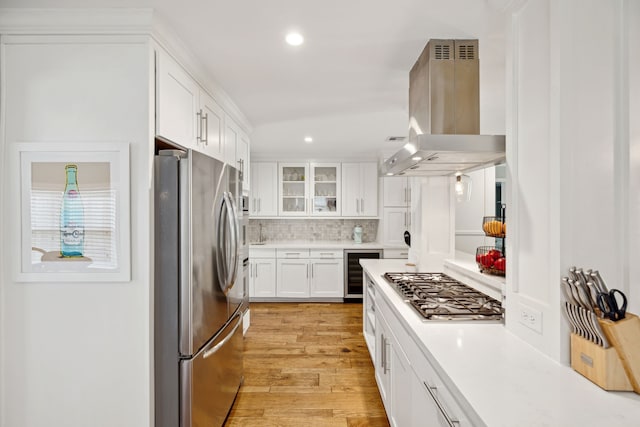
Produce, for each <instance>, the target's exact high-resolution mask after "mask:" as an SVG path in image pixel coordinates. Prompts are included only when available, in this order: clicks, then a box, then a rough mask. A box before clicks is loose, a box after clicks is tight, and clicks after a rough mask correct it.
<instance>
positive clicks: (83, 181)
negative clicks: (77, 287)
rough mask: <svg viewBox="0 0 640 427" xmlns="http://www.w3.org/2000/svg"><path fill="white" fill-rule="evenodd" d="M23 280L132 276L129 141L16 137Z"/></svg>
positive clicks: (87, 280)
mask: <svg viewBox="0 0 640 427" xmlns="http://www.w3.org/2000/svg"><path fill="white" fill-rule="evenodd" d="M18 152H19V157H20V202H21V203H20V210H21V221H22V224H21V250H20V257H21V262H20V269H19V272H18V275H17V276H18V280H21V281H26V282H29V281H39V282H44V281H46V282H56V281H67V282H69V281H73V282H81V281H86V282H92V281H129V280H130V278H131V266H130V246H131V244H130V204H129V203H130V202H129V144H127V143H20V144H18Z"/></svg>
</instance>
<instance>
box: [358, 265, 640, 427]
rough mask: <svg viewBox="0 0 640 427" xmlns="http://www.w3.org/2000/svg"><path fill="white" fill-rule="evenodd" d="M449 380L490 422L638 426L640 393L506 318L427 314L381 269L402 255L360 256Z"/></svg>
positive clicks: (493, 424)
mask: <svg viewBox="0 0 640 427" xmlns="http://www.w3.org/2000/svg"><path fill="white" fill-rule="evenodd" d="M360 263H361V265H362V266H363V268H364V270H365V271H366V272H367V273H368V274H369V275H370V276H371V278H372V279H374V280H375V281H376V284H377V286H378V288H379V289H380V291H381V292H379V293H376V296H377V295H382V296H383V297H384V298H385V299H386V300H387V301H388V302H389V303H390V304H391V306H392V307H394V308H395V309H396V310H397V312H398V313H399V314H400V317H402V318H403V319H404V320H405V322H406V323H405V325H404V326H406V329H407V331H408V332H409V333H410V334H411V335H412V337H413V338H414V340H416V342H417V343H418V345H419V346H420V347H421V350H422V351H423V353H424V354H425V356H426V357H427V358H428V359H429V360H431V361H432V362H433V363H435V364H437V365H438V366H435V368H436V369H437V370H438V371H439V373H440V374H441V375H443V376H444V377H446V378H443V380H445V379H448V381H446V383H447V385H448V386H451V387H453V388H454V389H457V391H458V392H459V393H461V394H462V395H463V396H464V398H465V399H466V401H467V403H468V404H469V405H470V406H471V407H472V408H473V410H474V411H475V412H476V414H477V415H478V416H479V417H480V418H481V419H482V420H483V421H484V423H485V424H486V425H487V426H490V427H498V426H505V427H507V426H508V427H513V426H554V427H555V426H563V427H565V426H582V427H584V426H637V425H640V395H638V394H635V393H632V392H607V391H604V390H603V389H601V388H600V387H598V386H597V385H595V384H593V383H592V382H590V381H589V380H587V379H586V378H584V377H583V376H581V375H580V374H579V373H577V372H575V371H574V370H573V369H571V367H569V366H564V365H562V364H560V363H557V362H555V361H554V360H552V359H550V358H549V357H547V356H546V355H544V354H543V353H541V352H539V351H538V350H536V349H535V348H533V347H532V346H530V345H529V344H527V343H526V342H524V341H523V340H521V339H520V338H518V337H517V336H515V335H514V334H512V333H511V332H509V331H508V330H507V329H506V328H505V327H504V325H502V324H487V323H456V322H432V323H431V322H424V321H423V320H422V319H421V318H420V316H419V315H418V313H417V312H416V311H415V310H414V309H413V308H412V307H411V306H410V305H409V304H407V303H405V302H404V301H403V300H402V298H401V297H400V296H399V294H398V293H397V292H396V291H395V290H394V289H392V288H391V286H390V285H389V284H388V283H387V281H386V280H385V279H383V278H382V277H381V276H382V275H383V274H384V273H385V272H387V271H404V270H403V267H404V262H403V261H402V260H390V259H389V260H361V261H360Z"/></svg>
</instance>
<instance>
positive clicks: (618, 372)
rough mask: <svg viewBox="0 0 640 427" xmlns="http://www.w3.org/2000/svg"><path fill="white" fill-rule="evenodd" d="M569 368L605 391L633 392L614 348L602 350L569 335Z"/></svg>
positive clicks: (578, 337)
mask: <svg viewBox="0 0 640 427" xmlns="http://www.w3.org/2000/svg"><path fill="white" fill-rule="evenodd" d="M612 323H613V322H612ZM605 334H606V332H605ZM608 338H609V336H608V335H607V339H608ZM571 367H572V368H573V369H574V370H575V371H577V372H578V373H580V374H582V376H584V377H586V378H587V379H589V380H590V381H591V382H593V383H595V384H597V385H599V386H600V387H602V388H603V389H605V390H609V391H633V387H632V385H631V383H630V381H629V378H628V377H627V373H626V372H625V368H624V366H623V364H622V361H621V360H620V357H619V356H618V352H617V351H616V349H615V348H614V347H609V348H604V347H601V346H599V345H598V344H596V343H593V342H591V341H589V340H587V339H585V338H582V337H581V336H580V335H577V334H571Z"/></svg>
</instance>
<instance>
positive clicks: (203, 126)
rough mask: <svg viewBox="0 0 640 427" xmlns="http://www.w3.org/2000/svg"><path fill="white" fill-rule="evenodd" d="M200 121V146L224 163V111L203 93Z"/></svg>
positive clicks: (201, 96) (198, 137)
mask: <svg viewBox="0 0 640 427" xmlns="http://www.w3.org/2000/svg"><path fill="white" fill-rule="evenodd" d="M198 119H199V129H198V135H197V138H196V140H197V141H198V146H199V147H200V149H201V150H202V151H204V152H205V153H206V154H208V155H210V156H211V157H214V158H216V159H218V160H221V161H224V139H223V137H224V133H223V131H224V110H223V109H222V107H221V106H220V105H218V103H217V102H216V101H215V100H214V99H213V98H212V97H211V96H209V95H208V94H207V93H205V92H202V91H201V92H200V109H199V110H198Z"/></svg>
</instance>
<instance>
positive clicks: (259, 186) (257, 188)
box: [249, 162, 278, 217]
mask: <svg viewBox="0 0 640 427" xmlns="http://www.w3.org/2000/svg"><path fill="white" fill-rule="evenodd" d="M249 215H250V216H252V217H256V216H277V215H278V164H277V163H276V162H252V163H251V194H250V197H249Z"/></svg>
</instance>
